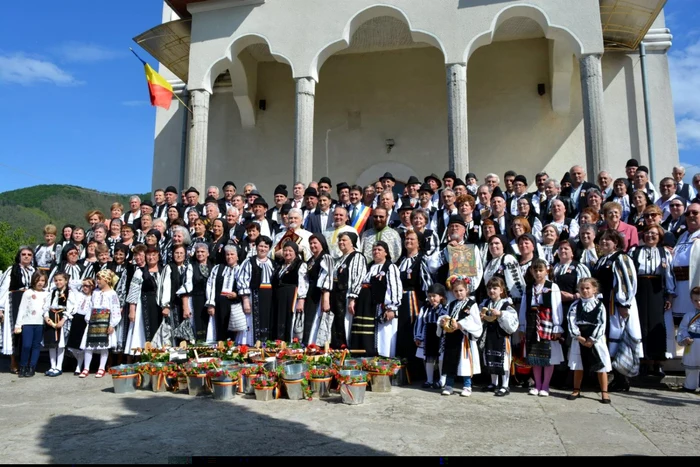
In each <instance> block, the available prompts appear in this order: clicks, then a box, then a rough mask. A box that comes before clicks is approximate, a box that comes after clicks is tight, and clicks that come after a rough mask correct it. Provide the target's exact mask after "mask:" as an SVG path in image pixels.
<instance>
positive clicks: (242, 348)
mask: <svg viewBox="0 0 700 467" xmlns="http://www.w3.org/2000/svg"><path fill="white" fill-rule="evenodd" d="M238 351H239V352H241V353H243V354H245V353H248V346H247V345H242V346H240V347H238Z"/></svg>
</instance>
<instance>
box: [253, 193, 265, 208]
mask: <svg viewBox="0 0 700 467" xmlns="http://www.w3.org/2000/svg"><path fill="white" fill-rule="evenodd" d="M253 206H265V207H268V206H267V202H266V201H265V200H264V199H263V197H262V196H258V197H257V198H255V201H253Z"/></svg>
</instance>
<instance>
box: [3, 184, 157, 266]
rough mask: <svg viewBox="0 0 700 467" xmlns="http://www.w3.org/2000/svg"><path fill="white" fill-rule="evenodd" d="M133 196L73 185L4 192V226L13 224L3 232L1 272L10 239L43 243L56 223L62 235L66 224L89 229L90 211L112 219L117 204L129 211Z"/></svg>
mask: <svg viewBox="0 0 700 467" xmlns="http://www.w3.org/2000/svg"><path fill="white" fill-rule="evenodd" d="M137 194H138V193H137ZM138 195H139V196H140V197H141V199H150V197H151V195H150V193H146V194H138ZM129 196H130V195H124V194H114V193H102V192H99V191H96V190H90V189H87V188H82V187H78V186H72V185H37V186H33V187H29V188H22V189H19V190H13V191H6V192H4V193H0V223H6V224H9V226H8V225H6V226H5V228H4V229H0V249H3V250H5V251H4V252H3V253H5V254H0V270H2V269H4V268H6V267H7V266H8V264H7V259H6V257H7V256H6V255H7V253H8V252H7V248H10V249H11V248H12V245H5V243H6V242H7V241H8V240H9V239H8V236H11V237H12V238H13V239H14V240H15V241H17V242H19V243H26V244H36V243H41V242H42V241H43V234H42V232H43V229H44V226H45V225H46V224H54V225H55V226H56V227H57V228H58V229H59V233H60V230H61V228H62V227H63V226H64V225H65V224H74V225H79V226H81V227H83V228H87V227H88V226H89V225H88V223H87V221H86V220H85V213H86V212H87V211H89V210H91V209H98V210H100V211H102V213H104V214H105V215H106V216H107V217H109V207H110V206H111V204H112V203H114V202H115V201H118V202H120V203H122V204H123V205H124V207H125V210H128V209H129ZM11 234H12V235H11ZM15 241H13V242H11V243H15Z"/></svg>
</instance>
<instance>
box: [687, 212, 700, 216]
mask: <svg viewBox="0 0 700 467" xmlns="http://www.w3.org/2000/svg"><path fill="white" fill-rule="evenodd" d="M685 215H686V216H697V215H700V211H686V212H685Z"/></svg>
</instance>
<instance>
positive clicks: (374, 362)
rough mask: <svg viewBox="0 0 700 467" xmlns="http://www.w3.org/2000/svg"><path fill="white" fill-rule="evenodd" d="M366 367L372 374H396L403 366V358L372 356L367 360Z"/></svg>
mask: <svg viewBox="0 0 700 467" xmlns="http://www.w3.org/2000/svg"><path fill="white" fill-rule="evenodd" d="M364 367H365V368H364V369H365V370H366V371H367V372H369V373H370V374H375V375H382V376H394V375H395V374H396V373H398V371H399V369H400V368H401V360H399V359H396V358H378V357H375V358H372V359H369V360H366V361H365V363H364Z"/></svg>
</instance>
